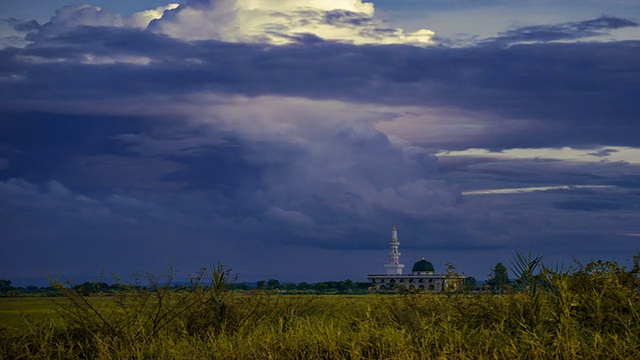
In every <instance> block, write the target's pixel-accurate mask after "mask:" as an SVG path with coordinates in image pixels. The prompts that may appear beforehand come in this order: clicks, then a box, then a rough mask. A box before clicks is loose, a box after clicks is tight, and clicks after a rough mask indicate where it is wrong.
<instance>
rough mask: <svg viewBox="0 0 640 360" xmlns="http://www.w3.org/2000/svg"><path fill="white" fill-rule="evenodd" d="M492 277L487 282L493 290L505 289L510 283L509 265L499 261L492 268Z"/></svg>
mask: <svg viewBox="0 0 640 360" xmlns="http://www.w3.org/2000/svg"><path fill="white" fill-rule="evenodd" d="M489 276H490V278H489V280H487V284H488V285H489V286H490V287H491V289H493V290H504V288H505V287H506V286H507V285H509V274H508V273H507V267H506V266H504V264H503V263H497V264H496V266H494V267H493V269H491V273H490V274H489Z"/></svg>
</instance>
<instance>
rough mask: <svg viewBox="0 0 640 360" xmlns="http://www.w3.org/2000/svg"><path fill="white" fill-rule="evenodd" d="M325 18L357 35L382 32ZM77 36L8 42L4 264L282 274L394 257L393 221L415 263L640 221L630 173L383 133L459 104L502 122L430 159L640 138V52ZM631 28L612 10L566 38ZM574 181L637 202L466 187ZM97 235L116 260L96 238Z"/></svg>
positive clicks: (629, 45)
mask: <svg viewBox="0 0 640 360" xmlns="http://www.w3.org/2000/svg"><path fill="white" fill-rule="evenodd" d="M193 4H195V2H194V3H193ZM206 4H208V2H202V5H203V6H204V5H206ZM85 11H87V12H89V13H91V14H93V13H94V12H95V11H96V10H95V9H93V10H92V9H88V8H87V10H85ZM85 15H86V14H85ZM107 15H109V14H106V13H105V14H102V15H101V16H106V17H104V18H102V17H101V18H100V19H102V20H104V21H107V22H108V21H112V20H113V18H111V17H109V16H107ZM87 16H88V15H87ZM328 16H329V17H330V19H325V20H326V21H332V22H334V23H335V22H338V23H340V24H344V26H357V25H358V24H359V22H360V21H365V20H366V19H360V18H359V17H358V15H354V14H353V13H329V15H328ZM100 19H99V20H100ZM110 19H111V20H110ZM102 20H100V21H102ZM63 25H64V31H58V30H59V29H56V28H55V27H53V26H50V27H49V29H48V30H47V32H46V34H44V33H43V34H44V35H46V36H44V35H43V34H40V35H41V36H34V37H33V39H34V41H35V43H34V44H32V45H30V46H28V47H26V48H24V49H18V48H7V49H4V50H0V116H1V117H2V118H1V120H0V125H1V129H0V143H1V144H0V145H1V146H0V159H1V160H3V161H0V198H1V199H2V201H1V202H0V215H1V216H0V221H1V222H2V226H3V229H6V231H7V234H10V236H11V239H12V240H11V242H10V243H9V244H8V245H7V249H8V251H7V252H5V253H4V254H2V255H0V257H2V258H1V259H0V260H2V261H0V263H2V264H3V265H2V266H3V267H2V268H0V270H6V269H9V268H10V267H14V266H18V265H17V264H16V260H12V257H13V255H12V254H16V253H21V252H24V251H27V250H28V249H29V248H35V249H44V250H42V251H40V250H38V251H39V252H38V254H37V256H34V258H33V259H32V260H29V261H31V262H30V265H33V266H34V267H37V264H38V263H39V262H41V261H44V260H47V258H48V257H47V253H46V252H51V253H52V254H55V256H54V258H55V261H53V260H47V261H53V262H52V266H54V265H56V264H60V263H65V262H66V261H67V258H66V257H65V251H69V253H70V254H72V255H74V256H80V255H81V254H89V255H85V258H84V259H83V261H84V263H85V264H84V265H82V266H81V265H78V269H80V270H78V271H83V270H82V269H81V268H82V267H83V266H84V268H85V269H86V265H87V264H86V263H88V262H91V261H93V262H94V263H98V262H102V261H109V259H111V261H112V262H113V261H114V260H113V259H119V258H118V254H117V253H118V251H116V250H113V249H112V248H111V247H110V245H113V244H111V243H110V241H114V243H115V244H116V245H118V246H120V247H121V249H125V251H123V252H125V254H124V255H123V257H124V258H123V259H122V261H123V262H124V263H128V264H132V263H135V261H136V259H137V258H144V259H146V260H145V263H146V264H149V263H151V262H152V261H151V260H148V259H149V258H155V259H163V260H164V259H168V258H170V257H171V256H173V255H175V256H178V257H179V259H178V260H179V261H182V262H183V263H190V262H193V259H202V258H203V257H204V256H205V255H203V254H211V255H210V257H209V258H210V259H211V258H213V259H214V260H217V259H221V260H223V261H224V260H225V259H227V260H226V261H227V262H231V263H233V262H237V263H239V264H242V265H241V266H244V270H245V271H247V272H248V273H251V272H253V273H256V274H259V275H257V276H269V275H266V273H267V272H266V271H265V270H264V268H262V266H265V264H270V265H269V266H273V267H274V269H276V270H269V271H272V272H271V273H270V274H275V273H277V272H278V271H280V272H281V273H285V272H286V271H288V268H287V266H291V265H290V264H292V263H294V262H296V261H303V260H301V258H302V257H301V256H300V254H301V253H304V254H307V255H311V257H313V258H314V259H313V260H310V261H317V262H320V260H322V259H317V257H318V256H317V255H316V254H318V253H322V254H325V255H326V254H334V255H335V254H337V253H339V251H338V250H343V249H375V250H381V249H384V247H385V246H386V241H387V237H386V235H387V233H386V232H385V231H386V229H388V228H390V226H391V225H392V224H396V225H397V226H398V227H399V228H400V229H403V230H405V231H406V238H407V239H409V240H410V241H409V242H408V243H407V249H408V251H409V252H415V253H416V254H418V253H420V252H423V251H425V249H429V250H433V253H434V254H435V253H436V252H437V251H441V254H443V255H446V256H456V255H455V251H453V250H460V249H471V248H472V249H477V250H478V251H487V252H489V251H493V250H500V251H502V253H500V254H503V253H504V252H508V251H511V250H512V249H514V248H528V246H529V245H530V244H531V243H533V242H534V241H537V240H538V239H539V238H544V239H545V240H544V241H546V242H547V243H548V244H553V246H554V248H558V249H561V248H562V249H567V248H569V247H573V246H574V245H575V239H574V237H575V236H577V235H576V234H582V233H584V232H587V231H589V230H593V231H594V232H595V233H597V235H598V237H599V239H601V240H602V239H605V240H611V239H613V238H612V236H614V235H612V234H615V233H617V232H619V231H621V229H622V230H623V231H629V232H632V231H637V229H634V228H633V224H634V223H635V224H637V220H638V216H637V214H636V213H637V210H636V209H635V208H634V207H633V205H632V203H633V202H636V203H637V195H638V194H637V193H633V192H630V191H629V189H631V188H634V187H635V188H637V186H638V184H639V183H640V181H639V180H638V179H639V178H638V174H637V171H636V170H635V169H634V168H631V166H630V165H629V164H623V163H616V164H605V163H603V164H589V165H584V166H575V164H571V166H570V167H568V166H567V163H566V162H563V161H548V160H535V161H517V160H514V161H504V162H499V161H495V159H491V158H485V159H480V160H473V161H472V160H468V161H460V162H458V163H455V164H453V163H447V162H446V161H444V160H440V166H439V167H438V161H439V160H438V159H436V157H435V156H433V155H430V154H429V152H427V151H425V150H424V149H422V148H419V147H417V146H414V145H411V144H408V143H405V142H402V141H400V140H398V139H395V138H393V137H391V136H387V135H385V134H384V133H382V132H381V131H380V130H376V128H375V127H374V123H375V121H377V120H378V119H379V118H380V119H381V120H388V121H391V122H392V120H393V119H394V116H397V115H395V113H397V112H398V109H402V108H403V107H417V108H436V109H437V108H454V109H459V110H463V111H465V112H467V113H472V114H482V116H478V117H477V120H475V121H477V122H476V123H473V124H471V125H483V126H488V127H489V128H490V129H493V130H495V131H494V132H490V133H482V134H480V136H475V137H474V136H472V135H470V136H463V135H460V134H459V133H458V131H454V132H451V133H447V132H443V134H442V135H440V134H438V136H437V137H438V139H437V140H436V141H438V142H437V143H436V142H434V143H427V144H423V145H425V147H433V148H436V147H441V148H445V149H453V148H468V147H472V146H483V147H491V148H495V149H503V148H510V147H534V146H567V145H576V144H578V145H584V146H590V145H593V144H605V145H609V146H614V145H632V146H638V145H639V143H638V141H639V140H638V137H637V136H636V134H637V133H638V124H637V121H636V120H637V114H638V110H640V104H639V103H638V101H637V99H638V98H639V95H640V94H639V93H638V91H639V90H638V89H639V88H638V86H637V84H638V83H640V71H638V65H637V64H638V63H640V53H639V52H638V51H637V50H638V46H639V44H638V42H631V41H630V42H618V43H580V44H577V43H576V44H521V45H513V46H510V47H508V48H502V47H500V46H494V45H495V43H494V44H491V45H490V44H482V45H478V46H473V47H468V48H445V47H428V48H418V47H411V46H401V45H393V46H372V45H361V46H355V45H348V44H341V43H336V42H330V41H324V40H322V39H320V38H318V37H317V36H315V35H305V34H300V37H299V39H300V42H299V43H297V44H294V45H287V46H269V45H264V44H242V43H225V42H220V41H212V40H207V41H191V42H189V41H182V40H178V39H174V38H170V37H168V36H164V35H159V34H155V33H153V32H151V31H143V30H137V29H131V28H117V27H113V26H95V24H93V25H91V26H86V24H85V25H83V24H80V25H77V26H76V25H73V26H67V25H68V24H67V23H65V24H63ZM102 25H104V24H102ZM619 25H624V22H623V21H620V22H619V24H618V25H616V20H615V19H613V18H606V19H604V20H603V19H596V20H594V23H593V24H591V25H589V24H586V25H575V24H574V25H572V26H569V28H568V29H565V30H564V31H565V32H566V33H567V34H568V33H571V32H573V33H576V32H579V31H583V32H585V33H589V32H592V33H593V32H596V31H599V30H598V29H605V28H614V27H615V26H619ZM563 26H564V27H566V24H565V25H563ZM54 30H55V31H54ZM539 30H540V29H539ZM379 31H385V30H384V29H379ZM527 31H533V30H532V29H529V30H527ZM507 35H508V36H515V35H514V34H510V35H509V34H507ZM508 36H507V37H508ZM567 36H568V35H567ZM540 37H544V36H543V35H540V36H539V38H540ZM496 43H498V41H496ZM368 111H371V112H370V113H369V112H368ZM438 115H439V114H438ZM443 116H444V115H443ZM452 116H453V117H455V116H456V115H455V114H454V115H452ZM372 118H373V119H372ZM510 119H516V120H524V121H526V124H527V126H525V127H513V128H512V127H511V126H512V122H510V121H508V120H510ZM448 120H450V119H449V118H446V119H444V120H443V121H448ZM430 126H431V125H430V124H424V125H422V126H421V129H420V130H421V131H431V130H430V129H431V127H430ZM601 152H602V154H603V155H606V153H607V152H610V151H609V150H601ZM3 163H4V164H5V165H2V164H3ZM438 168H439V169H438ZM568 168H570V170H568ZM568 182H569V183H570V184H571V185H580V184H587V185H610V186H615V187H616V189H617V191H620V193H619V194H618V193H617V194H609V193H605V191H604V190H598V191H600V192H598V193H593V192H591V193H588V192H586V191H585V190H576V189H571V190H570V191H565V192H552V191H547V192H538V193H536V194H532V193H527V194H518V195H515V196H513V197H512V198H509V199H508V200H507V199H505V198H504V197H501V196H486V197H484V198H482V200H480V199H479V197H477V198H469V197H465V196H461V187H462V188H463V189H464V190H470V189H471V190H473V189H476V188H488V189H490V188H496V187H509V186H508V185H510V186H511V187H525V186H536V185H564V184H566V183H568ZM469 184H472V185H474V186H476V188H474V187H467V185H469ZM484 186H486V187H484ZM580 191H583V192H580ZM603 194H604V195H603ZM596 210H598V211H596ZM585 213H588V214H593V218H591V219H590V221H589V222H588V224H587V226H585V220H584V217H583V216H584V214H585ZM616 217H620V218H621V219H622V220H621V219H616ZM92 234H97V235H93V236H94V238H93V239H92V241H95V243H96V244H98V245H97V249H98V250H99V251H100V252H101V253H98V254H97V253H91V252H90V250H91V249H90V248H91V246H89V245H87V244H85V243H83V242H82V239H83V238H86V237H90V236H92ZM552 237H553V238H554V239H560V240H558V241H566V242H567V244H564V245H563V244H560V245H558V244H556V243H553V241H552V240H549V239H551V238H552ZM112 239H115V240H112ZM572 239H573V240H572ZM614 240H615V239H614ZM571 241H574V242H571ZM611 241H613V240H611ZM602 244H603V242H601V243H597V242H596V241H595V240H594V241H593V242H592V243H590V245H589V246H590V250H593V251H595V252H597V251H600V250H601V249H602V248H603V247H604V245H602ZM292 247H293V248H296V247H300V248H304V249H306V250H305V251H304V252H303V251H301V252H296V251H297V250H296V251H294V250H292ZM56 249H62V250H56ZM81 250H82V251H81ZM332 250H335V252H334V253H331V251H332ZM382 251H384V250H382ZM420 256H424V255H420ZM494 256H495V255H494ZM346 257H347V256H346V255H345V258H344V260H345V263H350V260H351V259H350V258H346ZM383 257H384V254H383ZM247 258H249V260H247ZM491 259H492V260H493V259H494V258H491ZM157 261H158V260H157ZM157 261H156V263H157ZM160 261H162V260H160ZM383 261H385V259H381V260H380V262H383ZM502 261H504V259H502ZM143 265H144V264H143ZM302 265H304V264H302ZM489 265H492V264H489ZM489 265H488V266H487V268H488V267H489ZM332 266H333V265H332ZM335 266H336V267H340V265H335ZM348 267H349V265H344V266H343V267H342V269H347V268H348ZM70 271H72V270H70ZM74 271H75V270H74ZM318 271H328V270H318ZM348 271H351V272H349V274H353V271H359V270H358V269H356V270H353V269H349V270H348ZM325 273H326V272H325ZM358 274H359V273H358ZM475 275H478V274H475ZM481 275H482V274H480V276H481ZM356 276H357V275H356ZM299 280H306V279H304V278H301V279H299ZM319 280H320V279H319Z"/></svg>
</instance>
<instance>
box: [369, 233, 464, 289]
mask: <svg viewBox="0 0 640 360" xmlns="http://www.w3.org/2000/svg"><path fill="white" fill-rule="evenodd" d="M399 246H400V242H399V241H398V231H397V230H396V227H395V226H394V227H393V229H392V230H391V242H390V243H389V247H390V252H389V259H390V262H389V264H385V265H384V267H385V268H386V269H387V273H386V274H369V275H367V280H369V281H370V282H371V287H370V289H371V291H398V290H401V289H405V290H409V291H430V292H441V291H445V290H456V289H458V288H459V287H460V286H461V285H462V282H463V281H464V278H465V277H464V276H462V275H458V274H438V273H436V271H435V268H434V267H433V264H432V263H430V262H428V261H427V260H425V259H424V258H422V260H420V261H418V262H416V263H415V264H413V267H412V268H411V274H403V272H402V270H403V269H404V265H403V264H401V263H400V251H398V247H399Z"/></svg>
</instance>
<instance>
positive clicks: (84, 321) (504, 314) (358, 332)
mask: <svg viewBox="0 0 640 360" xmlns="http://www.w3.org/2000/svg"><path fill="white" fill-rule="evenodd" d="M515 264H520V265H522V266H521V267H518V266H515V268H516V272H518V271H520V273H519V274H520V278H521V279H520V280H521V281H520V285H521V286H520V289H519V291H517V292H516V291H514V292H510V293H505V294H498V295H496V294H489V293H477V294H470V293H453V294H452V293H447V294H421V293H418V294H401V295H400V294H398V295H373V294H372V295H366V296H317V295H283V294H271V293H266V292H260V291H252V292H237V291H235V292H234V291H228V290H226V287H225V286H224V285H225V283H226V282H227V281H228V280H229V279H228V272H226V271H225V270H224V269H223V268H221V267H216V268H213V269H210V270H208V271H203V272H202V273H201V274H199V275H198V276H197V277H196V278H195V279H194V283H193V286H190V287H187V288H185V289H183V290H180V291H175V290H170V289H169V288H168V287H167V286H166V283H165V285H163V281H160V279H159V278H153V277H151V278H150V279H147V280H151V284H152V285H151V286H150V287H149V288H148V289H142V288H139V287H136V286H131V287H130V288H129V289H128V290H127V291H124V292H122V293H121V294H120V295H118V296H116V297H113V298H100V297H95V296H83V295H81V294H79V293H77V292H74V291H73V290H72V289H70V288H69V287H65V286H62V284H58V285H57V286H62V287H64V289H61V290H64V292H65V296H66V297H67V299H68V300H67V302H66V305H65V307H64V308H62V309H61V315H62V318H63V319H64V320H65V321H64V322H52V321H50V322H45V323H41V324H34V325H33V326H31V327H30V328H29V329H28V330H26V331H25V332H24V333H22V334H20V335H14V336H11V337H5V338H3V339H1V343H0V358H4V359H56V358H58V359H187V358H188V359H293V358H295V359H445V358H446V359H451V358H454V359H496V358H497V359H511V358H522V359H551V358H558V359H577V358H593V359H596V358H606V359H638V358H640V317H639V314H640V311H639V310H640V299H639V296H638V292H637V290H636V285H637V284H636V281H637V280H636V278H635V277H634V276H632V274H630V273H629V272H626V271H625V270H624V268H622V267H620V266H618V264H616V263H615V262H593V263H590V264H588V265H586V266H582V265H581V264H577V267H575V268H573V269H569V270H564V271H560V270H552V269H549V268H545V267H543V266H542V265H541V262H540V260H539V259H538V258H533V259H532V258H531V257H524V256H521V257H520V258H519V257H518V256H516V260H515ZM203 280H206V282H204V281H203ZM154 284H155V285H154Z"/></svg>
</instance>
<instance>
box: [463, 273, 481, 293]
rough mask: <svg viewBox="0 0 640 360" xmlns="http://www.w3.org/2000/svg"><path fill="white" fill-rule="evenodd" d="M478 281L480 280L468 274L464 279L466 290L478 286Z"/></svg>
mask: <svg viewBox="0 0 640 360" xmlns="http://www.w3.org/2000/svg"><path fill="white" fill-rule="evenodd" d="M476 282H478V280H477V279H476V278H474V277H473V276H467V277H466V278H465V279H464V290H466V291H470V290H473V288H474V287H475V286H476Z"/></svg>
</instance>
